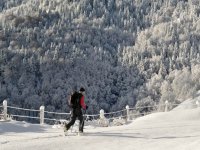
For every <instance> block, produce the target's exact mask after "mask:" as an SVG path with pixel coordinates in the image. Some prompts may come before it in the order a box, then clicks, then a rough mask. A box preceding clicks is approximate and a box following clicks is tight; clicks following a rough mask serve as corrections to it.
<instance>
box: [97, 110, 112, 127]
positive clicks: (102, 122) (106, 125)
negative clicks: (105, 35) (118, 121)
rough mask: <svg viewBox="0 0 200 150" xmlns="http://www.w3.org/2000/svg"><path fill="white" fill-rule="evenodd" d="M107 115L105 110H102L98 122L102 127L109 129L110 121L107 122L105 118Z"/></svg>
mask: <svg viewBox="0 0 200 150" xmlns="http://www.w3.org/2000/svg"><path fill="white" fill-rule="evenodd" d="M104 115H105V113H104V110H103V109H101V110H100V118H99V121H98V124H99V125H100V126H102V127H108V124H109V123H108V121H107V120H106V118H105V116H104Z"/></svg>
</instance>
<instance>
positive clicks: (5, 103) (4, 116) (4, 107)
mask: <svg viewBox="0 0 200 150" xmlns="http://www.w3.org/2000/svg"><path fill="white" fill-rule="evenodd" d="M3 118H4V120H5V121H6V120H7V100H4V101H3Z"/></svg>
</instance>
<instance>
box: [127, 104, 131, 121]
mask: <svg viewBox="0 0 200 150" xmlns="http://www.w3.org/2000/svg"><path fill="white" fill-rule="evenodd" d="M126 113H127V121H130V120H131V118H130V109H129V106H128V105H126Z"/></svg>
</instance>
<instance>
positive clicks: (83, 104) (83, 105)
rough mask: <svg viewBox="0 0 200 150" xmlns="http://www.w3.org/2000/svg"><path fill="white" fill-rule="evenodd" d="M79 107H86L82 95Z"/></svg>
mask: <svg viewBox="0 0 200 150" xmlns="http://www.w3.org/2000/svg"><path fill="white" fill-rule="evenodd" d="M81 107H82V108H83V109H86V104H85V100H84V96H82V97H81Z"/></svg>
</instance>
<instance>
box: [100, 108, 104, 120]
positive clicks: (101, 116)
mask: <svg viewBox="0 0 200 150" xmlns="http://www.w3.org/2000/svg"><path fill="white" fill-rule="evenodd" d="M104 118H105V116H104V110H103V109H101V110H100V119H104Z"/></svg>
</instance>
